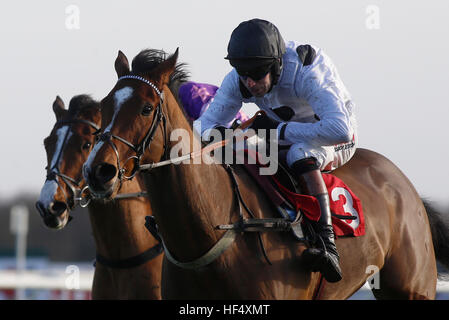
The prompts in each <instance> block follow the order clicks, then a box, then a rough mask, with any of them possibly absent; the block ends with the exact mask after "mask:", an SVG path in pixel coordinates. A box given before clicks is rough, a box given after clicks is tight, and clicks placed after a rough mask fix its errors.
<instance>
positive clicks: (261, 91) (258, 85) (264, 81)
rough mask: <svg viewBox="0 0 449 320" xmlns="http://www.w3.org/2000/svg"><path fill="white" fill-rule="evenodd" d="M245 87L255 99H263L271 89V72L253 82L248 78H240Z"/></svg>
mask: <svg viewBox="0 0 449 320" xmlns="http://www.w3.org/2000/svg"><path fill="white" fill-rule="evenodd" d="M240 79H241V80H242V82H243V84H244V85H245V87H246V88H247V89H248V90H249V92H251V94H252V95H253V96H255V97H257V98H260V97H263V96H264V95H265V94H266V93H267V92H268V91H270V88H271V82H272V80H273V79H272V77H271V72H268V73H267V74H266V75H265V76H264V77H262V78H261V79H259V80H253V79H252V78H251V77H249V76H240Z"/></svg>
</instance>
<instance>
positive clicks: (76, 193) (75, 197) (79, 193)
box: [46, 119, 100, 210]
mask: <svg viewBox="0 0 449 320" xmlns="http://www.w3.org/2000/svg"><path fill="white" fill-rule="evenodd" d="M76 123H83V124H87V125H89V126H90V127H92V128H93V129H94V130H95V132H98V131H99V130H100V128H99V127H98V126H97V125H96V124H95V123H93V122H92V121H89V120H85V119H70V120H62V121H57V122H56V125H58V124H59V125H62V126H66V125H68V126H70V127H69V130H67V132H66V134H65V136H64V140H63V143H62V146H64V145H65V144H66V142H67V139H68V137H69V133H70V131H71V128H72V125H73V124H76ZM95 132H94V133H95ZM62 148H63V147H62ZM62 148H61V152H59V154H58V158H57V159H56V161H55V164H54V166H53V167H52V168H49V169H48V170H47V176H46V181H55V182H56V184H57V185H58V187H59V188H60V189H61V190H62V193H63V194H64V198H65V200H66V203H67V206H68V209H69V210H73V208H74V207H75V206H76V204H79V205H80V206H81V207H86V206H87V205H88V204H89V202H90V199H85V198H83V193H84V192H85V191H86V190H87V188H88V187H87V186H85V187H84V188H83V189H81V187H80V184H81V181H82V180H83V178H82V177H81V178H80V179H79V180H78V181H77V180H75V179H74V178H72V177H69V176H68V175H66V174H63V173H61V170H60V169H59V160H60V158H61V155H62V150H63V149H62ZM58 177H59V178H61V180H62V181H64V183H65V184H66V185H67V187H68V188H69V189H70V191H71V193H72V195H71V197H69V195H68V194H67V192H66V191H65V189H64V188H63V187H62V185H61V183H60V182H59V179H58Z"/></svg>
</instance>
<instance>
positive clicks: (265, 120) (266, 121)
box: [250, 113, 281, 131]
mask: <svg viewBox="0 0 449 320" xmlns="http://www.w3.org/2000/svg"><path fill="white" fill-rule="evenodd" d="M280 123H281V122H280V121H277V120H274V119H272V118H270V117H269V116H267V115H266V114H265V113H264V114H259V115H257V116H256V119H255V120H254V122H253V123H252V124H251V126H250V128H251V129H254V130H256V131H257V130H259V129H267V130H269V129H277V127H278V126H279V124H280Z"/></svg>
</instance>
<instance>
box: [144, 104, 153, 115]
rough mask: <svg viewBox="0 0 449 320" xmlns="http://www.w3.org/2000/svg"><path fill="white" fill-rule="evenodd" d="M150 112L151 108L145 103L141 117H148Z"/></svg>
mask: <svg viewBox="0 0 449 320" xmlns="http://www.w3.org/2000/svg"><path fill="white" fill-rule="evenodd" d="M152 111H153V106H152V105H151V104H149V103H147V104H145V105H144V106H143V108H142V115H143V116H149V115H150V114H151V112H152Z"/></svg>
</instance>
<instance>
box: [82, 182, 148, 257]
mask: <svg viewBox="0 0 449 320" xmlns="http://www.w3.org/2000/svg"><path fill="white" fill-rule="evenodd" d="M142 185H143V183H142V181H141V178H140V177H139V176H136V177H135V178H134V179H133V180H131V181H127V182H124V183H123V184H122V187H121V189H120V193H121V194H122V193H134V192H140V191H142ZM88 209H89V216H90V220H91V225H92V232H93V235H94V239H95V244H96V248H97V252H98V253H100V254H101V255H103V256H105V257H106V258H109V259H114V260H119V259H124V258H129V257H131V256H135V255H137V254H139V253H141V252H143V251H145V250H147V249H148V248H150V247H151V246H153V245H155V244H156V240H155V239H154V238H153V237H150V236H149V233H148V232H147V230H146V229H145V227H144V223H145V216H147V215H150V214H151V207H150V204H149V201H148V199H147V198H144V197H134V198H129V199H121V200H111V201H104V200H92V202H91V204H90V205H89V207H88Z"/></svg>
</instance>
